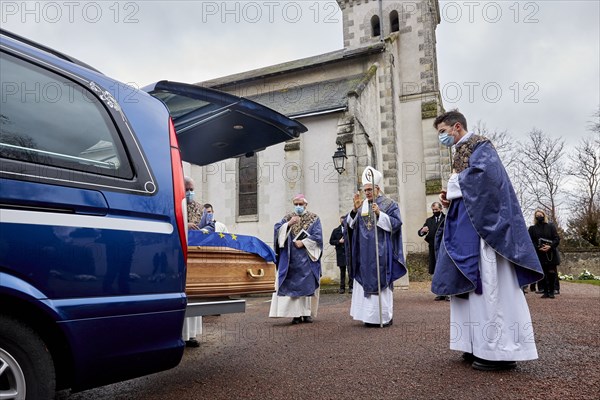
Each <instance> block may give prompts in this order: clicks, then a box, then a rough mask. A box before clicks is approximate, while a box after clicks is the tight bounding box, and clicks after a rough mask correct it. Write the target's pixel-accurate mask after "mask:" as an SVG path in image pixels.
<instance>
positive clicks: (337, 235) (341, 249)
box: [329, 216, 353, 294]
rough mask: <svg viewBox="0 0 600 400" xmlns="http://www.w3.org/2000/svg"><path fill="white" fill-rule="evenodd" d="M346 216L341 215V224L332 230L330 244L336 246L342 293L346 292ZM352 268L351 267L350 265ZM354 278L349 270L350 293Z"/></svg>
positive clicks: (340, 291)
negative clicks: (344, 223) (344, 224)
mask: <svg viewBox="0 0 600 400" xmlns="http://www.w3.org/2000/svg"><path fill="white" fill-rule="evenodd" d="M343 222H344V217H343V216H342V217H340V226H338V227H337V228H335V229H334V230H333V231H332V232H331V237H330V238H329V244H330V245H332V246H335V258H336V261H337V266H338V267H339V268H340V290H339V293H340V294H344V293H345V292H346V264H347V263H346V247H345V245H344V226H343ZM348 268H350V267H348ZM352 283H353V282H352V278H351V277H350V270H348V288H349V289H350V293H352Z"/></svg>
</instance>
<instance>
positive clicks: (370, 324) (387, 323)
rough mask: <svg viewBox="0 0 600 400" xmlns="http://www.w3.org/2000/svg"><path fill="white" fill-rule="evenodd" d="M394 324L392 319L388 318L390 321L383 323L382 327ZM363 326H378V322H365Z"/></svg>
mask: <svg viewBox="0 0 600 400" xmlns="http://www.w3.org/2000/svg"><path fill="white" fill-rule="evenodd" d="M393 324H394V320H393V319H390V322H386V323H385V324H383V328H387V327H388V326H392V325H393ZM365 326H366V327H367V328H379V326H380V325H379V324H372V323H370V322H365Z"/></svg>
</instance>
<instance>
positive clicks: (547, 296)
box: [541, 293, 554, 299]
mask: <svg viewBox="0 0 600 400" xmlns="http://www.w3.org/2000/svg"><path fill="white" fill-rule="evenodd" d="M552 297H554V295H552ZM541 298H542V299H548V298H550V295H549V294H548V293H544V294H543V295H542V296H541Z"/></svg>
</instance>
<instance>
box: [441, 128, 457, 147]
mask: <svg viewBox="0 0 600 400" xmlns="http://www.w3.org/2000/svg"><path fill="white" fill-rule="evenodd" d="M439 139H440V143H441V144H443V145H444V146H446V147H452V146H453V145H454V136H450V135H448V134H447V133H446V132H444V133H440V135H439Z"/></svg>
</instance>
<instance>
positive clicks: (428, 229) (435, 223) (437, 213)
mask: <svg viewBox="0 0 600 400" xmlns="http://www.w3.org/2000/svg"><path fill="white" fill-rule="evenodd" d="M431 211H432V212H433V215H432V216H431V217H429V218H427V219H426V220H425V223H424V224H423V227H422V228H421V229H419V232H417V233H418V234H419V236H425V241H426V242H427V244H428V245H429V273H430V274H431V275H433V272H434V271H435V260H436V254H435V233H436V232H437V230H438V229H439V227H440V225H442V224H443V222H444V219H445V218H446V216H445V215H444V213H443V212H442V205H441V204H440V203H439V202H437V201H436V202H435V203H433V204H432V205H431ZM435 300H436V301H440V300H449V298H447V296H437V297H436V298H435Z"/></svg>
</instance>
